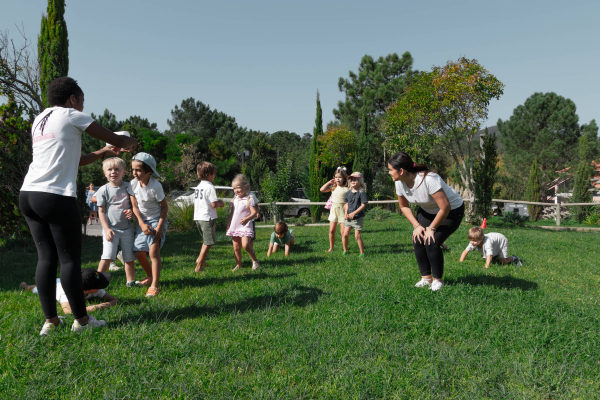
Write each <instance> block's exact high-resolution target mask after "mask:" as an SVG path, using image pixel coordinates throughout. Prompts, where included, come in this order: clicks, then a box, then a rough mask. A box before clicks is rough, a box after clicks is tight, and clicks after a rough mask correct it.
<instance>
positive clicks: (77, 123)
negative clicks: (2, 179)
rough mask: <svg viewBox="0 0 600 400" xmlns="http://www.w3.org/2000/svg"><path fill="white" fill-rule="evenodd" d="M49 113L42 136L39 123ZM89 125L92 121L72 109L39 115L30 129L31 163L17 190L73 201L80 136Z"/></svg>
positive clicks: (75, 189)
mask: <svg viewBox="0 0 600 400" xmlns="http://www.w3.org/2000/svg"><path fill="white" fill-rule="evenodd" d="M50 112H52V114H51V115H50V116H49V117H48V119H47V121H46V125H45V127H44V131H43V132H42V129H41V126H42V124H41V123H40V121H41V120H42V118H44V116H46V115H47V114H48V113H50ZM92 122H94V120H93V119H92V117H90V116H89V115H87V114H84V113H82V112H79V111H77V110H75V109H74V108H63V107H50V108H46V109H45V110H44V111H42V113H41V114H40V115H38V116H37V117H36V118H35V120H34V121H33V126H32V128H31V134H32V142H33V161H32V162H31V164H30V165H29V171H28V172H27V176H25V180H24V181H23V186H22V187H21V190H22V191H26V192H45V193H54V194H58V195H61V196H68V197H77V184H76V182H75V181H76V180H77V169H78V168H79V158H80V157H81V133H82V132H84V131H85V130H86V129H87V127H88V126H90V124H91V123H92Z"/></svg>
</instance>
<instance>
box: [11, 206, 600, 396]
mask: <svg viewBox="0 0 600 400" xmlns="http://www.w3.org/2000/svg"><path fill="white" fill-rule="evenodd" d="M468 228H469V226H467V225H463V226H462V227H461V228H460V229H459V231H458V232H457V233H455V234H454V235H453V236H452V237H451V238H450V239H449V240H448V242H447V243H448V245H449V246H450V250H449V251H448V252H446V273H445V276H444V278H445V282H446V284H447V286H446V287H444V288H443V289H442V290H441V291H439V292H435V293H434V292H431V291H429V290H426V289H416V288H414V287H413V285H414V284H415V282H417V281H418V280H419V273H418V269H417V267H416V262H415V258H414V254H413V252H412V245H411V242H410V233H411V231H412V227H411V226H410V225H409V224H408V223H407V222H406V221H405V220H404V219H403V218H402V219H401V218H400V217H397V216H394V217H393V218H392V219H388V220H386V221H383V222H372V221H365V230H364V233H363V237H364V241H365V246H366V252H367V257H366V258H365V259H359V258H358V256H357V254H358V252H357V248H356V242H355V241H354V239H353V238H351V254H350V255H349V256H342V255H341V254H340V252H341V243H339V237H338V246H337V247H336V252H335V253H334V254H326V253H325V250H326V249H327V248H328V239H327V227H296V228H295V229H294V234H295V236H296V238H297V239H296V241H297V246H295V247H294V248H293V253H292V255H291V257H290V258H288V259H286V258H284V257H283V254H282V253H278V254H276V255H274V256H272V257H271V258H266V250H267V247H268V237H269V235H270V233H271V230H270V229H266V228H263V229H258V230H257V233H258V238H257V241H256V250H257V252H258V254H259V259H260V261H261V269H260V270H259V271H254V272H253V271H251V270H250V268H249V267H250V261H249V258H248V256H247V255H245V256H244V262H245V264H244V266H245V267H246V268H244V269H243V270H242V271H240V272H237V273H232V272H231V268H232V267H233V266H234V265H235V264H234V259H233V251H232V247H231V244H230V242H228V241H227V240H226V239H225V238H224V237H221V242H220V243H219V244H218V245H216V246H215V247H213V249H212V250H211V253H210V255H209V264H210V265H211V267H210V269H209V270H208V271H207V272H205V273H203V274H196V273H194V272H193V269H194V266H195V263H194V260H195V259H196V257H197V256H198V251H199V249H200V244H201V239H200V236H199V235H198V234H197V233H191V234H170V235H168V236H167V241H166V243H165V246H164V247H163V274H162V290H163V291H162V293H161V295H160V297H159V298H158V299H146V298H145V297H144V293H145V289H141V288H137V289H127V288H126V287H125V275H124V272H121V271H119V272H116V273H114V274H113V280H112V282H111V285H110V286H109V292H110V293H111V294H113V295H115V296H116V297H118V298H119V299H120V300H121V303H120V304H119V305H118V306H117V307H113V308H111V309H107V310H104V311H100V312H96V313H95V316H96V317H98V318H101V319H105V320H106V321H108V326H107V327H106V328H105V329H101V330H95V331H91V332H86V333H84V334H82V335H78V334H74V333H72V332H70V331H69V330H68V329H64V330H60V331H58V332H55V334H53V335H51V336H50V337H44V338H41V337H39V336H38V333H39V330H40V328H41V326H42V324H43V321H44V318H43V314H42V312H41V308H40V305H39V300H38V298H37V296H36V295H33V294H31V293H23V292H21V291H20V290H19V289H18V287H19V283H20V282H21V281H27V282H28V283H32V282H33V280H34V270H35V264H36V260H37V256H36V252H35V248H33V247H26V248H12V249H8V250H2V253H0V269H1V271H2V274H0V306H1V310H2V311H1V313H0V362H1V364H0V398H2V399H17V398H32V399H46V398H62V399H74V398H81V399H99V398H110V399H112V398H115V399H138V398H164V399H171V398H186V399H188V398H189V399H191V398H197V399H221V398H240V399H246V398H250V399H275V398H277V399H279V398H283V399H288V398H289V399H300V398H301V399H316V398H318V399H346V398H350V399H371V398H390V399H429V398H431V399H448V398H460V399H562V398H565V399H566V398H568V399H593V398H600V320H599V313H598V311H599V309H598V306H599V304H598V300H599V290H598V288H599V287H600V276H599V273H598V272H599V267H598V249H600V234H598V233H582V232H581V233H580V232H553V231H545V230H541V229H532V228H515V229H505V230H501V232H502V233H503V234H504V235H506V236H507V237H508V239H509V243H510V253H511V254H516V255H518V256H520V257H521V258H522V259H523V260H524V262H525V265H524V266H523V267H515V266H492V267H491V268H490V269H488V270H486V269H484V261H483V260H482V259H481V258H479V256H477V255H476V254H475V253H471V254H470V255H469V257H468V258H467V261H466V262H464V263H462V264H461V263H459V262H458V259H459V257H460V254H461V252H462V250H463V249H464V248H465V246H466V244H467V238H466V232H467V230H468ZM100 252H101V242H100V239H99V238H87V239H86V240H85V242H84V256H83V257H84V260H83V261H84V266H85V267H95V266H96V265H97V261H98V258H99V256H100ZM141 276H142V275H141V269H138V277H140V278H141ZM59 309H60V308H59ZM67 322H68V325H69V326H70V324H71V323H72V318H70V317H69V318H67Z"/></svg>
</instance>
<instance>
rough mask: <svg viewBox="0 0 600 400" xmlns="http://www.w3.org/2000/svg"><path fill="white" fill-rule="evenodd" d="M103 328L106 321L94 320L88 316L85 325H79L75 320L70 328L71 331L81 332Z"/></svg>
mask: <svg viewBox="0 0 600 400" xmlns="http://www.w3.org/2000/svg"><path fill="white" fill-rule="evenodd" d="M103 326H106V321H103V320H101V319H96V318H94V317H92V316H91V315H88V323H87V325H81V324H80V323H79V321H77V320H75V321H73V325H72V326H71V331H73V332H83V331H85V330H86V329H93V328H102V327H103Z"/></svg>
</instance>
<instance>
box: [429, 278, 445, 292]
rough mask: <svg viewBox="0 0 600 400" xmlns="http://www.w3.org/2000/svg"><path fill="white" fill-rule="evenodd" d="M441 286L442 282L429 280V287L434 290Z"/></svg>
mask: <svg viewBox="0 0 600 400" xmlns="http://www.w3.org/2000/svg"><path fill="white" fill-rule="evenodd" d="M443 286H444V282H442V281H436V280H434V281H433V282H431V288H430V289H431V290H433V291H434V292H435V291H437V290H440V289H441V288H442V287H443Z"/></svg>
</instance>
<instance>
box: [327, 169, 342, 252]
mask: <svg viewBox="0 0 600 400" xmlns="http://www.w3.org/2000/svg"><path fill="white" fill-rule="evenodd" d="M320 190H321V192H323V193H327V192H333V193H331V200H332V202H333V204H332V205H331V209H330V210H329V250H327V252H328V253H331V252H332V251H333V245H334V244H335V227H336V226H337V224H340V233H341V234H342V235H343V234H344V220H345V216H344V196H345V195H346V193H347V192H348V175H347V174H346V168H342V167H338V169H337V170H336V172H335V175H334V177H333V179H332V180H330V181H329V182H327V183H326V184H324V185H323V186H322V187H321V189H320Z"/></svg>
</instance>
